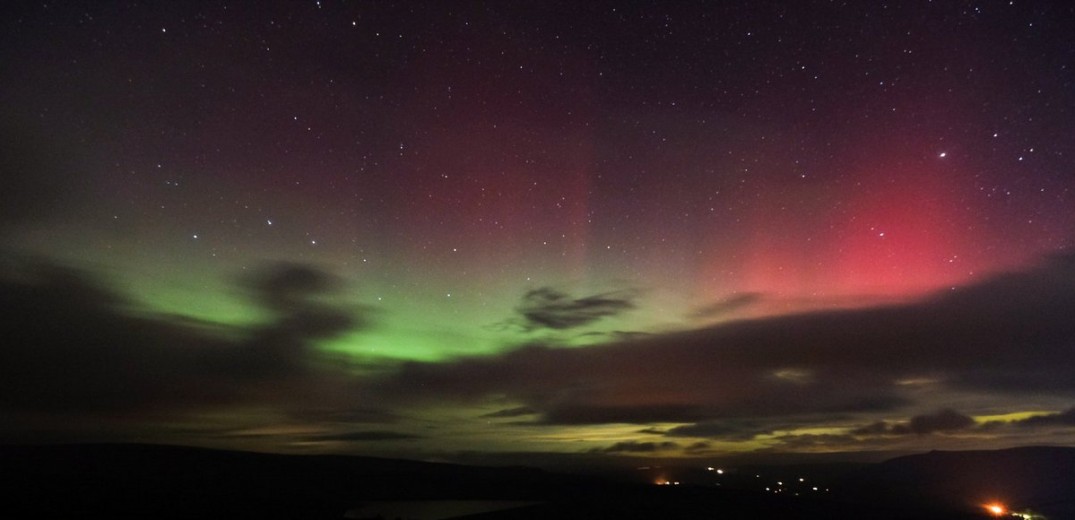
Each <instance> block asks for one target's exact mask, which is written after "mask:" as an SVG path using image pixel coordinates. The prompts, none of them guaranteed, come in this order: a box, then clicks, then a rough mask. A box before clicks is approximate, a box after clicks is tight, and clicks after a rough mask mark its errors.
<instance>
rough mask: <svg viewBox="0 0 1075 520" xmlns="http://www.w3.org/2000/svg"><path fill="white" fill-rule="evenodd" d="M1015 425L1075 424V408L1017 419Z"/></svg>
mask: <svg viewBox="0 0 1075 520" xmlns="http://www.w3.org/2000/svg"><path fill="white" fill-rule="evenodd" d="M1015 425H1016V426H1023V427H1041V426H1075V408H1068V409H1067V410H1064V411H1063V412H1060V413H1053V414H1048V415H1035V416H1033V417H1027V418H1026V419H1023V420H1021V421H1015Z"/></svg>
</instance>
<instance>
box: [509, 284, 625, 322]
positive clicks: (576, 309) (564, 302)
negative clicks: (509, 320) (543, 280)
mask: <svg viewBox="0 0 1075 520" xmlns="http://www.w3.org/2000/svg"><path fill="white" fill-rule="evenodd" d="M634 307H635V304H634V295H633V294H631V293H608V294H599V295H594V296H586V297H583V298H573V297H571V296H570V295H568V294H566V293H563V292H560V291H557V290H556V289H552V288H550V287H542V288H538V289H533V290H531V291H528V292H527V293H526V294H524V295H523V301H522V304H520V305H519V307H518V309H517V310H518V312H519V314H521V315H522V317H523V319H524V320H525V322H526V326H527V328H530V329H538V328H549V329H557V330H560V329H570V328H574V327H580V326H582V325H588V324H590V323H593V322H595V321H597V320H599V319H601V318H605V317H608V316H615V315H617V314H621V313H623V312H625V311H628V310H630V309H633V308H634Z"/></svg>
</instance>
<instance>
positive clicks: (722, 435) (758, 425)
mask: <svg viewBox="0 0 1075 520" xmlns="http://www.w3.org/2000/svg"><path fill="white" fill-rule="evenodd" d="M773 430H774V427H773V425H772V424H770V423H769V422H764V421H708V422H701V423H695V424H688V425H684V426H676V427H674V428H672V429H670V430H668V433H667V435H668V436H669V437H707V438H712V439H718V438H719V439H722V440H727V441H746V440H750V439H753V438H754V437H757V436H758V435H765V434H770V433H772V432H773Z"/></svg>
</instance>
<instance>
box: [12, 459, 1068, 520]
mask: <svg viewBox="0 0 1075 520" xmlns="http://www.w3.org/2000/svg"><path fill="white" fill-rule="evenodd" d="M0 468H2V469H0V474H2V476H3V480H4V482H7V483H8V484H7V487H6V489H5V491H7V493H5V494H6V495H8V498H7V499H6V500H5V501H4V506H3V507H4V508H3V509H2V510H0V511H2V512H3V513H4V516H5V517H8V518H27V517H33V518H65V517H67V518H70V517H108V518H153V519H172V518H176V519H178V518H308V519H318V518H343V517H344V515H345V513H346V512H347V511H349V510H353V509H354V508H356V507H357V506H360V505H362V504H363V503H367V502H373V501H418V500H501V501H503V500H511V501H527V502H534V504H533V505H530V506H528V507H523V508H519V509H513V510H506V511H498V512H494V513H485V514H480V515H471V516H470V517H468V518H472V519H475V520H477V519H484V520H490V519H516V520H524V519H539V518H540V519H550V518H566V519H574V518H577V519H583V518H585V519H602V518H610V519H611V518H616V519H628V520H630V519H638V520H642V519H652V518H660V519H672V520H674V519H695V518H697V519H702V518H715V517H716V518H752V519H758V518H760V519H766V518H772V519H782V520H783V519H789V520H795V519H832V520H840V519H848V520H850V519H861V518H871V519H879V520H884V519H902V518H916V519H925V520H928V519H937V520H940V519H962V518H968V519H969V518H982V515H980V514H978V513H976V512H968V510H966V509H960V508H944V507H941V508H932V509H931V508H924V507H918V506H909V505H906V504H903V505H900V506H893V505H891V504H890V503H885V504H884V505H876V504H864V503H860V502H848V501H837V500H833V499H831V498H799V497H786V496H773V495H769V494H765V493H760V492H756V491H747V490H723V489H720V488H715V487H705V486H686V485H685V486H681V487H675V488H672V487H669V486H653V485H639V484H627V483H624V482H622V481H612V480H606V479H600V478H596V477H583V476H576V475H566V474H557V473H551V472H546V471H543V470H538V469H532V468H521V467H507V468H498V467H478V466H463V465H455V464H440V463H427V462H417V461H407V460H393V459H382V458H373V457H352V456H332V455H280V454H264V453H251V452H237V451H224V450H211V449H201V448H188V447H177V446H160V445H132V444H84V445H55V446H6V447H0ZM1069 482H1070V481H1069Z"/></svg>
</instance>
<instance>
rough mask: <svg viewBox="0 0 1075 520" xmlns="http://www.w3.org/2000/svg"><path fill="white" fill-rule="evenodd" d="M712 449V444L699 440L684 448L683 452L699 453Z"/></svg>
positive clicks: (689, 453)
mask: <svg viewBox="0 0 1075 520" xmlns="http://www.w3.org/2000/svg"><path fill="white" fill-rule="evenodd" d="M710 451H712V446H711V445H710V444H709V443H708V442H705V441H698V442H695V443H693V444H691V445H689V446H687V447H686V448H683V452H684V453H686V454H688V455H699V454H702V453H707V452H710Z"/></svg>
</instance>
